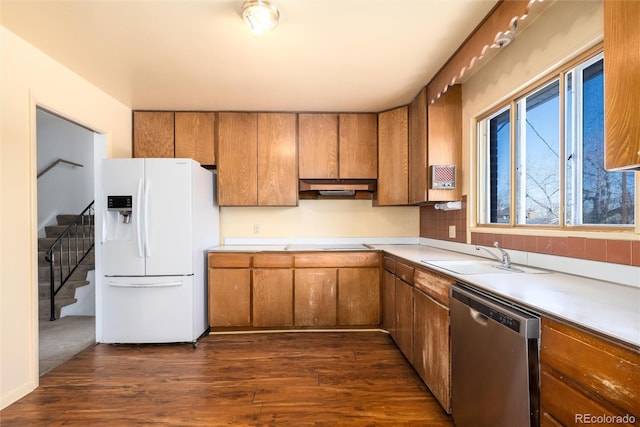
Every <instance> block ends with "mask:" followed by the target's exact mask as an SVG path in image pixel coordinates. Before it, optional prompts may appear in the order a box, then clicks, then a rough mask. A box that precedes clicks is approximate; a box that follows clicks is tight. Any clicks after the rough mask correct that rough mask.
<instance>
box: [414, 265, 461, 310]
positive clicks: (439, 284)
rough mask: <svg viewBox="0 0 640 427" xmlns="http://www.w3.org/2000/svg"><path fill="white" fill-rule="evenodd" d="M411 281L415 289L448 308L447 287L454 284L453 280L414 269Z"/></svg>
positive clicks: (427, 271)
mask: <svg viewBox="0 0 640 427" xmlns="http://www.w3.org/2000/svg"><path fill="white" fill-rule="evenodd" d="M413 281H414V286H415V287H416V288H417V289H420V290H421V291H422V292H424V293H425V294H427V295H429V296H430V297H431V298H433V299H434V300H436V301H438V302H439V303H440V304H443V305H445V306H447V307H449V286H451V285H452V284H454V283H455V280H453V279H451V278H450V277H447V276H442V275H440V274H437V273H433V272H431V271H429V270H422V269H419V268H416V271H415V272H414V274H413Z"/></svg>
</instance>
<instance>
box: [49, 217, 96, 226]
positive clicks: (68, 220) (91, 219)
mask: <svg viewBox="0 0 640 427" xmlns="http://www.w3.org/2000/svg"><path fill="white" fill-rule="evenodd" d="M77 216H78V215H67V214H63V215H57V216H56V220H57V221H58V224H59V225H66V226H68V225H69V224H71V223H72V222H73V221H74V220H75V219H76V217H77ZM93 222H94V216H93V215H85V216H84V223H85V224H89V223H93Z"/></svg>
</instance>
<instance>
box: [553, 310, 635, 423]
mask: <svg viewBox="0 0 640 427" xmlns="http://www.w3.org/2000/svg"><path fill="white" fill-rule="evenodd" d="M540 361H541V363H542V364H543V365H546V366H548V367H551V368H553V369H554V370H555V371H558V372H560V373H562V374H563V376H566V377H568V378H570V379H571V380H572V381H575V382H577V383H579V385H580V386H581V387H583V388H585V389H586V390H588V391H589V392H591V393H593V394H594V395H597V396H600V397H601V398H603V399H605V400H607V401H609V402H611V403H612V404H613V405H615V406H617V407H619V408H621V409H623V410H624V411H626V412H627V413H629V414H633V415H635V416H636V418H640V408H639V407H638V402H640V353H639V352H638V351H637V350H635V351H634V350H631V349H629V348H626V347H623V346H622V345H617V344H615V343H612V342H610V341H607V340H605V339H603V338H600V337H597V336H595V335H593V334H590V333H588V332H586V331H581V330H579V329H576V328H573V327H571V326H568V325H565V324H562V323H560V322H556V321H553V320H551V319H547V318H543V319H542V337H541V348H540ZM543 393H544V390H543ZM563 406H566V407H568V405H567V404H566V403H564V402H563ZM568 408H569V409H571V410H572V411H573V408H572V407H568ZM594 413H595V412H592V414H594ZM618 415H620V414H618ZM621 415H624V414H621ZM556 418H557V417H556ZM560 421H563V420H560Z"/></svg>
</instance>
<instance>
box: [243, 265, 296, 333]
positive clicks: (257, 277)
mask: <svg viewBox="0 0 640 427" xmlns="http://www.w3.org/2000/svg"><path fill="white" fill-rule="evenodd" d="M291 325H293V270H292V269H290V268H282V269H280V268H279V269H254V270H253V326H257V327H260V326H282V327H284V326H291Z"/></svg>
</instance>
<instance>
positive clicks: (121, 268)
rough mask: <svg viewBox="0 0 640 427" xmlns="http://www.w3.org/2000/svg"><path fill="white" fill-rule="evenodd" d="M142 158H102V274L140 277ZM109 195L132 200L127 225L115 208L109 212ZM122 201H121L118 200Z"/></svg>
mask: <svg viewBox="0 0 640 427" xmlns="http://www.w3.org/2000/svg"><path fill="white" fill-rule="evenodd" d="M143 189H144V161H143V159H105V160H103V163H102V194H100V195H99V197H101V199H102V209H103V212H102V236H100V237H101V243H102V269H103V270H102V271H103V274H105V275H108V276H112V275H119V276H142V275H144V274H145V259H144V251H143V249H144V248H143V246H142V244H143V239H142V201H143V200H142V199H143ZM110 196H113V197H114V198H118V197H121V198H122V197H131V200H132V203H131V212H130V217H129V222H123V215H122V213H121V211H119V210H117V209H113V210H110V209H109V205H108V199H109V197H110ZM119 200H122V199H119Z"/></svg>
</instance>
